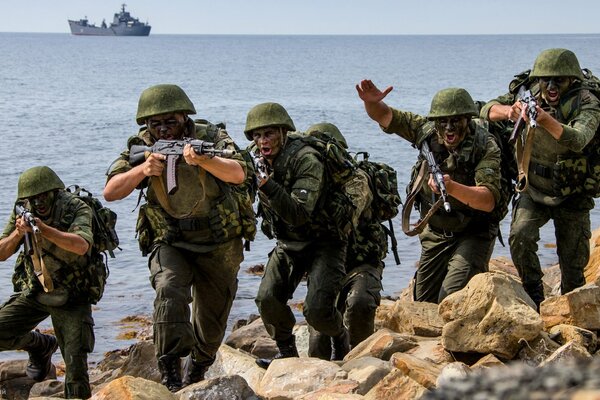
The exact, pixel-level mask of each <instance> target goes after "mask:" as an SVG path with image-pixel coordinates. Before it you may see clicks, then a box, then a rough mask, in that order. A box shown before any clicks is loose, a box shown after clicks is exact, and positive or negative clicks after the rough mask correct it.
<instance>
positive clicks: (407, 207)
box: [402, 160, 444, 236]
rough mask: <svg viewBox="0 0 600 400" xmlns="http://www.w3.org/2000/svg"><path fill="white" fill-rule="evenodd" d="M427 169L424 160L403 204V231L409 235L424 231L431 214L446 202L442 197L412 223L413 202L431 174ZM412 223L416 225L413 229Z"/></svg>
mask: <svg viewBox="0 0 600 400" xmlns="http://www.w3.org/2000/svg"><path fill="white" fill-rule="evenodd" d="M427 171H428V166H427V160H423V162H422V163H421V168H420V169H419V174H418V175H417V178H416V179H415V183H414V184H413V187H412V188H411V191H410V193H409V194H408V196H407V197H406V201H405V202H404V205H403V206H402V231H403V232H404V233H405V234H406V235H407V236H415V235H418V234H419V233H421V232H423V229H425V225H427V221H429V218H431V216H432V215H433V214H434V213H435V212H436V211H437V210H438V209H439V208H440V207H441V206H442V204H443V203H444V200H443V199H442V198H441V197H440V198H439V199H438V200H437V201H436V202H435V203H434V204H433V206H432V207H431V208H430V209H429V211H428V212H427V214H426V215H425V216H424V217H423V218H421V219H420V220H418V221H417V223H415V224H411V223H410V213H411V211H412V208H413V204H414V203H415V200H416V198H417V195H418V194H419V191H420V190H421V187H423V183H424V182H425V176H428V175H429V174H428V173H427ZM411 225H412V226H414V227H413V228H412V229H411Z"/></svg>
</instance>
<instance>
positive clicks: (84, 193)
mask: <svg viewBox="0 0 600 400" xmlns="http://www.w3.org/2000/svg"><path fill="white" fill-rule="evenodd" d="M66 190H67V192H69V193H72V194H74V195H75V196H76V197H77V198H79V199H80V200H82V201H83V202H84V203H86V204H87V205H88V206H89V207H90V208H91V209H92V233H93V235H94V244H93V246H92V251H91V256H90V265H89V269H88V271H86V272H87V273H86V274H84V275H83V276H82V277H81V280H82V283H81V286H82V287H81V288H77V289H79V290H78V292H80V293H79V294H80V298H82V300H85V301H87V302H90V303H92V304H96V303H97V302H98V301H100V299H101V298H102V295H103V294H104V287H105V285H106V280H107V279H108V275H109V273H110V271H109V269H108V255H110V257H111V258H114V257H115V253H114V251H115V249H120V248H119V237H118V236H117V231H116V230H115V227H116V224H117V214H116V213H115V212H114V211H112V210H111V209H110V208H108V207H104V206H103V205H102V203H101V202H100V200H98V199H97V198H96V197H94V196H93V195H92V193H90V192H89V191H88V190H86V189H84V188H82V187H80V186H77V185H72V186H69V187H68V188H67V189H66ZM107 253H108V254H107ZM86 275H87V276H86Z"/></svg>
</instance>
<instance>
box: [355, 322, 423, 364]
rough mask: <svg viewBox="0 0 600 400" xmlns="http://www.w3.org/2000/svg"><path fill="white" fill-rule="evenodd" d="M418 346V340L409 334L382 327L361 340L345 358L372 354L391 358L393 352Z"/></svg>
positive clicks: (372, 355) (377, 356)
mask: <svg viewBox="0 0 600 400" xmlns="http://www.w3.org/2000/svg"><path fill="white" fill-rule="evenodd" d="M416 346H417V342H416V341H415V340H414V339H413V338H412V337H411V336H408V335H402V334H400V333H396V332H392V331H391V330H389V329H385V328H384V329H380V330H378V331H377V332H375V333H373V334H372V335H371V336H369V337H368V338H366V339H365V340H363V341H362V342H360V343H359V344H358V345H357V346H356V347H355V348H353V349H352V350H350V352H349V353H348V354H346V357H344V360H346V361H348V360H352V359H355V358H359V357H364V356H371V357H376V358H379V359H382V360H389V359H390V357H391V356H392V354H394V353H396V352H404V351H406V350H409V349H412V348H413V347H416Z"/></svg>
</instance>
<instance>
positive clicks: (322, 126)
mask: <svg viewBox="0 0 600 400" xmlns="http://www.w3.org/2000/svg"><path fill="white" fill-rule="evenodd" d="M316 132H323V133H329V134H330V135H331V136H332V137H333V138H334V139H335V140H337V141H338V142H340V144H341V145H342V146H343V147H344V148H345V149H347V148H348V143H346V138H345V137H344V135H342V132H340V130H339V129H338V127H337V126H335V125H334V124H331V123H329V122H321V123H319V124H314V125H312V126H311V127H309V128H308V129H307V130H306V134H307V135H313V134H315V133H316Z"/></svg>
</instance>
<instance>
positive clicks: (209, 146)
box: [129, 138, 236, 194]
mask: <svg viewBox="0 0 600 400" xmlns="http://www.w3.org/2000/svg"><path fill="white" fill-rule="evenodd" d="M186 144H191V145H192V148H193V149H194V151H195V152H196V154H206V155H208V156H211V157H214V156H219V157H224V158H231V157H233V156H234V155H235V153H236V152H235V150H227V149H224V150H219V149H215V144H214V143H212V142H207V141H204V140H199V139H192V138H183V139H182V140H164V139H161V140H158V141H156V143H154V144H153V145H152V146H144V145H133V146H131V148H130V149H129V164H131V165H137V164H139V163H141V162H143V161H144V160H145V159H146V158H148V156H149V155H150V154H151V153H158V154H163V155H165V156H167V193H169V194H173V193H174V192H175V190H177V179H176V177H175V167H176V164H177V160H178V159H179V157H180V156H182V155H183V148H184V147H185V145H186Z"/></svg>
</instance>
